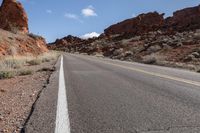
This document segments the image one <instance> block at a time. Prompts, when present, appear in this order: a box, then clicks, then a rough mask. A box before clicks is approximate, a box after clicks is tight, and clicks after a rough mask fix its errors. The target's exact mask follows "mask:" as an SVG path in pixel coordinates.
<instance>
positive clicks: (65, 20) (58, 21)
mask: <svg viewBox="0 0 200 133" xmlns="http://www.w3.org/2000/svg"><path fill="white" fill-rule="evenodd" d="M1 1H2V0H0V2H1ZM20 1H21V2H22V3H23V5H24V7H25V10H26V12H27V14H28V17H29V29H30V32H32V33H35V34H39V35H42V36H44V37H45V38H46V40H47V41H48V42H52V41H55V39H56V38H62V37H64V36H66V35H69V34H71V35H75V36H82V35H84V34H86V33H91V32H97V33H102V32H103V30H104V29H105V28H107V27H108V26H110V25H112V24H114V23H117V22H119V21H122V20H124V19H128V18H131V17H132V16H136V15H138V14H140V13H146V12H150V11H158V12H160V13H165V14H166V16H170V15H172V13H173V11H175V10H177V9H182V8H185V7H190V6H196V5H199V4H200V0H20Z"/></svg>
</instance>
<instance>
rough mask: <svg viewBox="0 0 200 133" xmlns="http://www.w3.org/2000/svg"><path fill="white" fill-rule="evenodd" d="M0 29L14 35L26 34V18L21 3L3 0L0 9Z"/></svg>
mask: <svg viewBox="0 0 200 133" xmlns="http://www.w3.org/2000/svg"><path fill="white" fill-rule="evenodd" d="M0 28H2V29H4V30H7V31H11V32H14V33H23V34H25V33H28V17H27V14H26V12H25V10H24V8H23V6H22V4H21V3H19V2H17V1H16V0H3V2H2V5H1V7H0Z"/></svg>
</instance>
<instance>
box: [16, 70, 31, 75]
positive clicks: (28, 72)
mask: <svg viewBox="0 0 200 133" xmlns="http://www.w3.org/2000/svg"><path fill="white" fill-rule="evenodd" d="M31 74H33V71H31V70H21V71H19V72H18V75H19V76H25V75H31Z"/></svg>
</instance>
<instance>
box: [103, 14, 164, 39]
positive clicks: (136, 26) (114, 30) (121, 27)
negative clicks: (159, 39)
mask: <svg viewBox="0 0 200 133" xmlns="http://www.w3.org/2000/svg"><path fill="white" fill-rule="evenodd" d="M163 15H164V14H159V13H157V12H150V13H147V14H141V15H139V16H137V17H135V18H132V19H128V20H125V21H123V22H120V23H118V24H115V25H112V26H110V27H109V28H107V29H105V34H106V35H113V34H123V33H128V34H130V33H131V34H142V33H147V32H149V31H156V30H158V29H160V28H161V27H162V26H163V24H164V18H163Z"/></svg>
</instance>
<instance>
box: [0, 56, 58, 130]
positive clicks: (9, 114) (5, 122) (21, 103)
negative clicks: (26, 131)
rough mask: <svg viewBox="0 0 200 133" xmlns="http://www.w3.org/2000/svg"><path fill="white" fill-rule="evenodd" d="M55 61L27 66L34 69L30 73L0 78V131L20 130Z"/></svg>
mask: <svg viewBox="0 0 200 133" xmlns="http://www.w3.org/2000/svg"><path fill="white" fill-rule="evenodd" d="M55 63H56V60H52V61H50V62H45V63H42V64H40V65H36V66H29V69H31V70H32V71H34V73H33V74H31V75H26V76H16V77H14V78H11V79H4V80H0V133H19V132H20V130H21V129H22V128H23V124H24V123H25V121H26V119H27V117H28V116H29V113H30V112H31V108H32V106H33V104H34V102H35V101H36V99H37V97H38V95H39V93H40V92H41V91H42V90H43V89H44V88H45V87H46V85H47V84H48V80H49V77H50V75H51V73H52V72H53V71H54V65H55ZM44 68H45V69H44ZM25 69H26V67H25Z"/></svg>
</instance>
